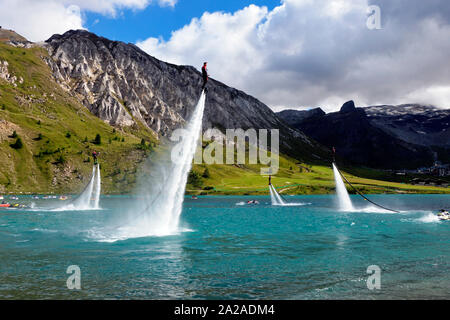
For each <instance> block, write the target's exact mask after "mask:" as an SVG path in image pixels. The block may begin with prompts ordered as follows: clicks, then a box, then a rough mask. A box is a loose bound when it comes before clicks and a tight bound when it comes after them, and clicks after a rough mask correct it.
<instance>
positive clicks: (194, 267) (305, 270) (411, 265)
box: [0, 195, 450, 299]
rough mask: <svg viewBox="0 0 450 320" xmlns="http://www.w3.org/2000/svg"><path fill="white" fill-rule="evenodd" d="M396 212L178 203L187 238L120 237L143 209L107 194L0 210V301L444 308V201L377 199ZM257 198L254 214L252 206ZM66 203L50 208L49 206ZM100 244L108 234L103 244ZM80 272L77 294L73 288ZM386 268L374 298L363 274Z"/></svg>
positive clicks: (447, 275) (330, 204) (312, 202)
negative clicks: (321, 302) (417, 303)
mask: <svg viewBox="0 0 450 320" xmlns="http://www.w3.org/2000/svg"><path fill="white" fill-rule="evenodd" d="M370 198H371V199H373V200H375V201H377V202H379V203H381V204H383V205H385V206H387V207H392V208H395V209H399V210H401V211H402V212H401V213H387V212H379V211H378V210H370V209H367V208H364V207H365V206H366V205H367V203H365V202H364V201H362V200H361V198H359V197H356V196H352V201H353V203H354V205H355V207H359V208H363V209H359V210H356V211H355V212H348V213H346V212H339V211H338V210H336V201H335V200H336V199H335V196H332V195H330V196H295V197H287V198H286V199H287V201H289V202H293V203H294V202H295V203H301V204H303V205H300V206H286V207H280V206H275V207H274V206H271V204H270V197H269V196H267V197H237V196H236V197H200V198H199V199H198V200H192V199H190V198H187V197H186V199H185V203H184V209H183V213H182V216H181V225H182V227H183V230H184V231H183V232H181V233H180V234H177V235H171V236H164V237H142V238H129V239H122V240H118V241H116V240H117V239H114V238H113V237H112V238H110V239H109V238H108V237H105V236H104V234H106V233H102V230H103V229H105V230H108V233H107V234H109V235H111V234H114V229H115V228H120V224H119V225H118V223H120V221H121V217H122V216H123V214H124V212H126V211H127V210H130V208H131V207H132V206H133V204H134V203H135V202H136V201H138V200H137V199H134V198H131V197H119V196H117V197H113V196H111V197H103V198H102V199H101V207H102V208H103V210H98V211H78V212H75V211H52V210H45V209H39V208H40V207H44V206H49V207H50V206H51V201H49V200H46V201H44V200H37V201H36V200H31V198H27V197H22V198H21V199H20V202H23V203H28V204H29V203H31V202H32V201H35V204H34V209H0V298H1V299H442V298H444V299H448V298H450V240H449V239H450V222H443V221H442V222H440V221H438V220H437V219H436V217H435V213H436V212H437V211H438V210H439V209H443V208H446V209H449V207H450V196H449V195H374V196H371V197H370ZM250 199H257V200H258V201H259V202H260V204H259V205H247V204H246V201H248V200H250ZM56 202H57V203H59V204H60V203H62V202H63V201H54V203H56ZM102 235H103V236H102ZM70 265H78V266H79V267H80V270H81V290H69V289H67V287H66V280H67V278H68V277H69V276H70V275H69V274H67V273H66V270H67V267H68V266H70ZM370 265H377V266H379V267H380V268H381V289H380V290H373V291H371V290H369V289H368V288H367V284H366V281H367V278H368V277H369V274H367V268H368V267H369V266H370Z"/></svg>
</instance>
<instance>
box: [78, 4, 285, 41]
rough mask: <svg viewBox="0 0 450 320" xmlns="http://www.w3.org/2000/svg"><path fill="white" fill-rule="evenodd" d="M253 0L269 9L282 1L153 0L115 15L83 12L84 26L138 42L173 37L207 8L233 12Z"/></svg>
mask: <svg viewBox="0 0 450 320" xmlns="http://www.w3.org/2000/svg"><path fill="white" fill-rule="evenodd" d="M250 4H256V5H259V6H266V7H267V8H268V9H269V10H272V9H273V8H274V7H276V6H279V5H280V1H279V0H178V2H177V3H176V5H175V6H174V7H161V6H159V5H158V4H157V3H154V4H150V5H149V6H148V7H147V8H146V9H144V10H130V9H125V10H121V11H120V12H119V13H118V15H117V16H116V17H111V16H109V17H108V16H105V15H102V14H100V13H93V12H89V11H88V12H86V13H84V17H83V18H84V20H85V22H84V26H85V27H86V28H88V29H89V31H91V32H94V33H96V34H98V35H101V36H103V37H106V38H109V39H112V40H120V41H124V42H131V43H135V42H137V41H141V40H144V39H146V38H148V37H155V38H158V37H163V38H164V39H168V38H170V34H171V32H172V31H174V30H178V29H180V28H182V27H183V26H184V25H187V24H189V22H190V21H191V20H192V19H193V18H200V17H201V16H202V15H203V13H204V12H216V11H222V12H229V13H233V12H235V11H237V10H239V9H242V8H244V7H246V6H248V5H250Z"/></svg>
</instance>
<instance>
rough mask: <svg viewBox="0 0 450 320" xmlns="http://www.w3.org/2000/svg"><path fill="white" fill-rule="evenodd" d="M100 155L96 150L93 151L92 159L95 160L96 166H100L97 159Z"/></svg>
mask: <svg viewBox="0 0 450 320" xmlns="http://www.w3.org/2000/svg"><path fill="white" fill-rule="evenodd" d="M98 155H99V153H97V151H95V150H94V151H92V157H93V158H94V164H95V165H96V164H98V159H97V157H98Z"/></svg>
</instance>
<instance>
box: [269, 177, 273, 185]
mask: <svg viewBox="0 0 450 320" xmlns="http://www.w3.org/2000/svg"><path fill="white" fill-rule="evenodd" d="M271 185H272V176H271V175H269V186H271Z"/></svg>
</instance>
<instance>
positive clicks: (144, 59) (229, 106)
mask: <svg viewBox="0 0 450 320" xmlns="http://www.w3.org/2000/svg"><path fill="white" fill-rule="evenodd" d="M46 47H47V48H48V51H49V54H50V57H51V59H48V61H47V63H48V64H49V65H50V67H51V68H52V70H53V74H54V76H55V78H56V80H57V81H58V83H60V85H61V86H62V87H63V88H65V89H66V90H67V91H69V92H71V93H73V94H75V95H76V96H77V97H78V98H79V100H80V101H81V102H82V103H83V104H84V105H85V106H86V107H87V108H88V109H89V110H90V111H91V112H92V113H94V114H95V115H97V116H98V117H100V118H101V119H103V120H104V121H107V122H109V123H110V124H112V125H115V126H136V125H138V124H139V123H142V124H144V125H145V126H147V127H148V128H150V129H152V130H153V131H154V132H155V133H156V134H158V135H162V136H164V135H168V134H169V133H170V132H171V131H172V130H173V129H175V128H178V127H180V126H182V125H183V123H184V121H186V120H187V119H189V117H190V115H191V114H192V112H193V109H194V107H195V105H196V103H197V100H198V98H199V96H200V93H201V74H200V72H198V71H197V70H196V69H195V68H193V67H191V66H177V65H173V64H169V63H165V62H162V61H159V60H157V59H155V58H153V57H151V56H149V55H148V54H146V53H145V52H143V51H142V50H140V49H139V48H138V47H136V46H135V45H133V44H125V43H123V42H117V41H110V40H108V39H105V38H102V37H98V36H96V35H94V34H92V33H89V32H87V31H83V30H76V31H73V30H72V31H68V32H66V33H65V34H63V35H54V36H52V37H51V38H50V39H48V40H47V41H46ZM211 127H217V128H219V129H233V128H242V129H248V128H255V129H258V128H265V129H271V128H278V129H280V135H281V136H280V145H281V147H282V148H283V149H284V150H290V151H292V152H291V154H292V153H295V152H297V151H298V150H299V149H315V148H316V147H317V144H316V143H315V142H312V141H311V140H310V139H309V138H308V137H306V136H305V135H304V134H303V133H302V132H300V131H298V130H294V129H292V128H290V127H288V126H286V124H285V123H284V122H283V121H280V119H279V118H278V117H277V116H276V115H275V113H274V112H273V111H272V110H271V109H270V108H268V107H267V106H266V105H264V104H263V103H261V102H260V101H258V100H257V99H255V98H253V97H251V96H249V95H247V94H245V93H244V92H242V91H239V90H236V89H234V88H230V87H228V86H226V85H224V84H222V83H220V82H218V81H215V80H213V79H211V80H210V81H209V83H208V94H207V102H206V109H205V116H204V121H203V128H204V129H206V128H211ZM318 149H320V150H319V151H318V152H317V153H318V154H320V153H324V152H325V151H324V149H323V148H321V147H318ZM316 156H317V155H316Z"/></svg>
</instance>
